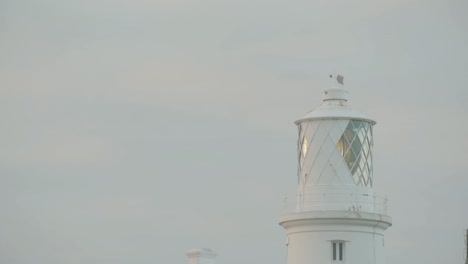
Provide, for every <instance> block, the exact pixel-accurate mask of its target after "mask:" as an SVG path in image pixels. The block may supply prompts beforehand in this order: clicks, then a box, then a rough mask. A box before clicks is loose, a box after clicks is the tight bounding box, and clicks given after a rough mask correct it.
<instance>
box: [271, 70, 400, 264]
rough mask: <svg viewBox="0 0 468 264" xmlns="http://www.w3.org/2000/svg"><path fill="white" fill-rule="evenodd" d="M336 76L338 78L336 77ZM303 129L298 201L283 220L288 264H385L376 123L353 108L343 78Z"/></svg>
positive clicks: (300, 122) (383, 204) (307, 117)
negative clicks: (375, 165) (376, 181)
mask: <svg viewBox="0 0 468 264" xmlns="http://www.w3.org/2000/svg"><path fill="white" fill-rule="evenodd" d="M330 77H332V76H330ZM336 80H337V81H334V84H333V86H332V88H330V89H327V90H325V91H324V97H323V103H322V104H321V105H320V106H319V107H318V108H316V109H314V110H312V111H310V112H308V113H307V114H306V115H305V116H304V117H303V118H301V119H299V120H297V121H296V122H295V123H296V125H297V126H298V128H299V138H298V144H297V146H298V151H297V157H298V160H299V168H298V179H297V199H296V208H295V211H294V212H290V213H285V214H283V215H282V216H281V217H280V220H279V224H280V225H281V226H283V227H284V228H285V229H286V232H287V251H288V257H287V264H327V263H340V264H341V263H343V264H345V263H346V264H384V263H385V258H384V245H385V243H384V235H383V232H384V230H386V229H387V228H388V227H390V226H391V224H392V219H391V218H390V217H389V216H388V215H387V213H386V210H387V201H386V198H382V197H379V196H377V195H376V194H375V193H374V190H373V188H372V186H373V183H374V178H373V175H372V145H373V138H372V127H373V126H374V125H375V124H376V122H375V121H373V120H372V119H369V118H367V117H366V116H365V115H363V114H362V113H360V112H358V111H356V110H353V109H352V108H350V107H349V106H348V105H347V100H348V97H347V94H348V91H346V90H345V89H344V88H343V77H342V76H339V75H338V76H337V77H336Z"/></svg>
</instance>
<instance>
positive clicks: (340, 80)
mask: <svg viewBox="0 0 468 264" xmlns="http://www.w3.org/2000/svg"><path fill="white" fill-rule="evenodd" d="M330 78H332V79H336V81H337V82H338V83H339V84H341V85H344V82H343V80H344V77H343V76H342V75H339V74H338V75H336V76H333V74H330Z"/></svg>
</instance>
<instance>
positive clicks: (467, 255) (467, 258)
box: [465, 229, 468, 264]
mask: <svg viewBox="0 0 468 264" xmlns="http://www.w3.org/2000/svg"><path fill="white" fill-rule="evenodd" d="M465 264H468V229H467V230H466V235H465Z"/></svg>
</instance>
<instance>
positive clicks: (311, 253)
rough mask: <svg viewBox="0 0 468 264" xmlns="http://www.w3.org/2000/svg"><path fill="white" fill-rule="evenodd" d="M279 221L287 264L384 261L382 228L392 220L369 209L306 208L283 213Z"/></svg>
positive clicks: (376, 263) (355, 263)
mask: <svg viewBox="0 0 468 264" xmlns="http://www.w3.org/2000/svg"><path fill="white" fill-rule="evenodd" d="M279 224H280V225H281V226H283V227H284V228H285V229H286V232H287V247H288V260H287V264H326V263H340V264H345V263H346V264H384V263H385V259H384V254H383V253H384V250H383V248H384V236H383V231H384V230H385V229H387V228H388V227H390V226H391V225H392V220H391V218H390V217H389V216H386V215H381V214H376V213H368V212H356V211H354V212H353V211H306V212H297V213H289V214H285V215H282V216H281V217H280V219H279ZM311 260H313V262H311Z"/></svg>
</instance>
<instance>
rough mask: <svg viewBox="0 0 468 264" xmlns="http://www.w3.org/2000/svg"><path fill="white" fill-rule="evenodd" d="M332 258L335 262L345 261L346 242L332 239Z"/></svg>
mask: <svg viewBox="0 0 468 264" xmlns="http://www.w3.org/2000/svg"><path fill="white" fill-rule="evenodd" d="M332 260H333V261H334V262H341V261H344V242H343V241H332Z"/></svg>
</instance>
